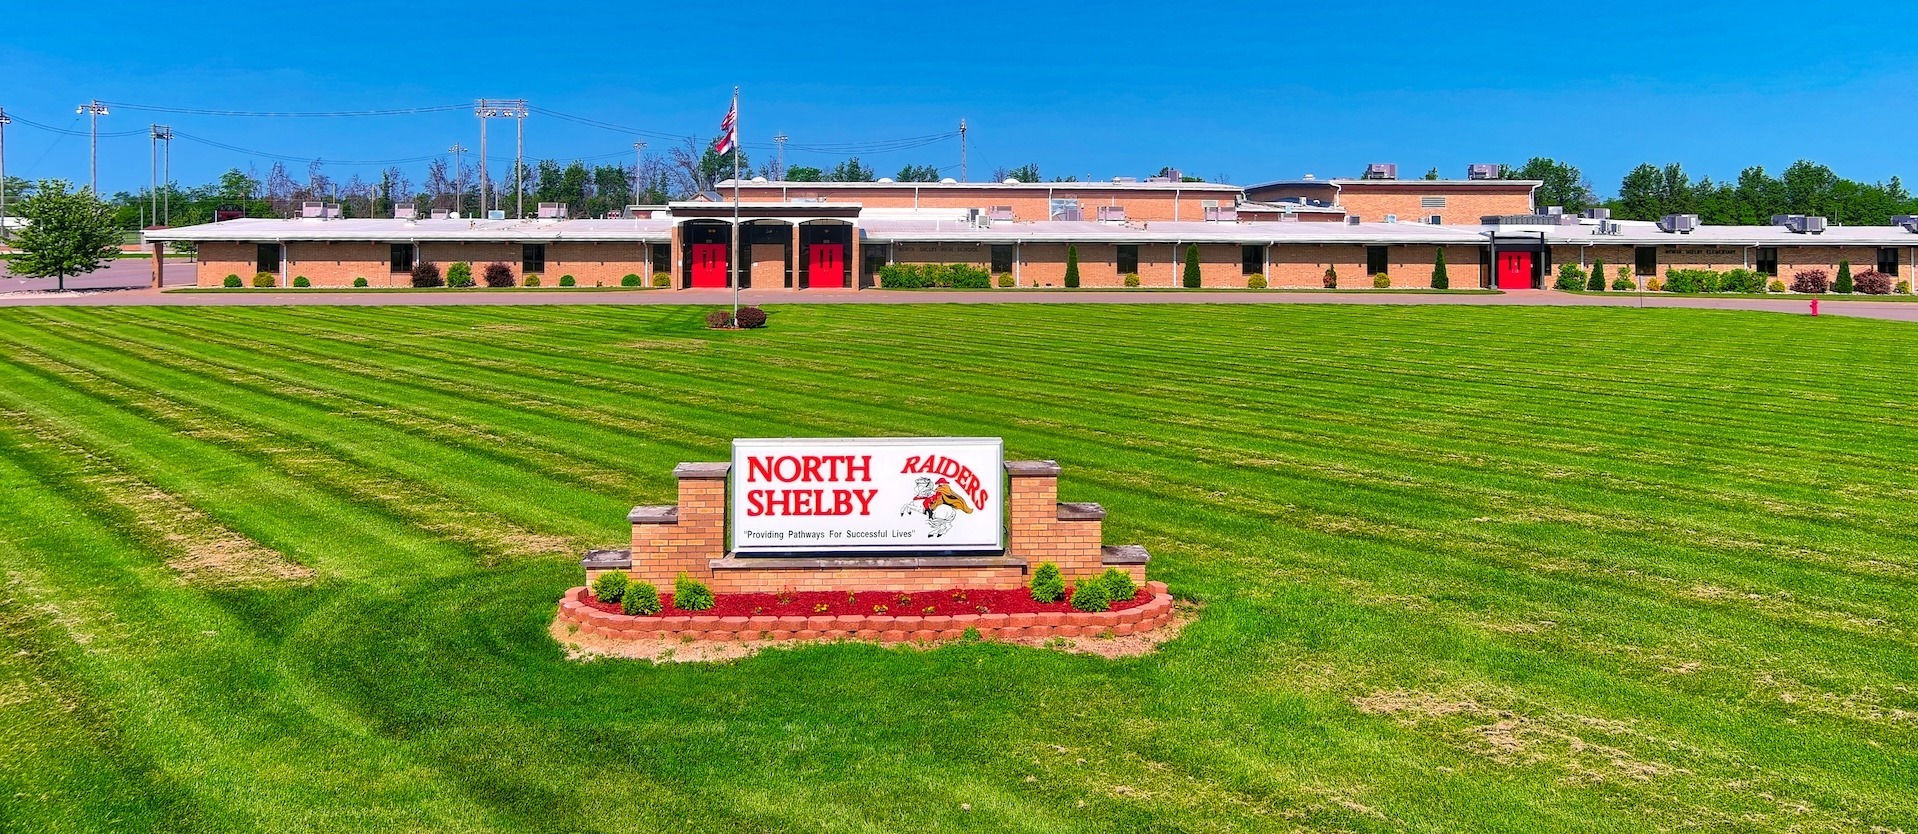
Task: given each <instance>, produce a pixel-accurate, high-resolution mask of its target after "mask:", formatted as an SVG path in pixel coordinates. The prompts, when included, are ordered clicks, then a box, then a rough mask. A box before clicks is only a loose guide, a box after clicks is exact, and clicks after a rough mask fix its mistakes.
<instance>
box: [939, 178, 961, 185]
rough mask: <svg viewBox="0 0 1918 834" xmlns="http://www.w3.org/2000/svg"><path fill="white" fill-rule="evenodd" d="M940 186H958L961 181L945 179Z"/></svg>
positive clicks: (940, 182)
mask: <svg viewBox="0 0 1918 834" xmlns="http://www.w3.org/2000/svg"><path fill="white" fill-rule="evenodd" d="M939 184H940V185H958V184H959V181H958V180H955V179H953V178H951V177H946V178H945V179H942V180H940V181H939Z"/></svg>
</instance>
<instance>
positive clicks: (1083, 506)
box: [1058, 501, 1106, 521]
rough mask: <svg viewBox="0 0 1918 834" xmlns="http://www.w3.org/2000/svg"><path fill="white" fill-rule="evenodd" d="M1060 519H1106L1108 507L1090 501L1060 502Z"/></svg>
mask: <svg viewBox="0 0 1918 834" xmlns="http://www.w3.org/2000/svg"><path fill="white" fill-rule="evenodd" d="M1058 517H1059V520H1060V521H1104V520H1105V517H1106V508H1104V507H1101V506H1099V505H1098V504H1094V503H1092V502H1090V501H1061V502H1059V516H1058Z"/></svg>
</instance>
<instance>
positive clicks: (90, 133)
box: [73, 99, 107, 197]
mask: <svg viewBox="0 0 1918 834" xmlns="http://www.w3.org/2000/svg"><path fill="white" fill-rule="evenodd" d="M73 112H75V113H80V114H83V115H85V116H86V117H87V147H88V151H87V180H88V182H87V190H89V191H91V192H93V196H95V197H98V196H100V117H101V116H105V115H107V106H106V105H104V104H101V103H100V100H99V99H94V100H92V101H89V102H87V103H86V104H82V105H80V106H79V107H76V108H74V109H73Z"/></svg>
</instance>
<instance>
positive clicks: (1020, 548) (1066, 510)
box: [1006, 460, 1105, 584]
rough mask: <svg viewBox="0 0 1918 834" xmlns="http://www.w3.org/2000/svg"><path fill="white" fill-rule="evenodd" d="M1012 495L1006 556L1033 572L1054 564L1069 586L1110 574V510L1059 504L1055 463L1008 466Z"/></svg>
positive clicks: (1021, 462)
mask: <svg viewBox="0 0 1918 834" xmlns="http://www.w3.org/2000/svg"><path fill="white" fill-rule="evenodd" d="M1006 475H1007V480H1008V481H1009V483H1010V484H1011V495H1010V496H1009V497H1008V499H1007V502H1006V504H1007V509H1008V511H1009V512H1008V515H1009V519H1008V522H1007V527H1008V535H1007V538H1006V554H1007V555H1009V556H1013V557H1015V558H1019V559H1024V560H1025V561H1026V565H1027V570H1028V571H1030V570H1032V569H1035V568H1037V567H1038V566H1039V564H1040V563H1041V562H1052V563H1054V564H1057V565H1058V566H1059V571H1060V572H1061V573H1063V574H1065V577H1066V582H1067V583H1068V584H1071V583H1072V582H1073V581H1074V580H1076V579H1080V578H1083V577H1087V576H1092V575H1094V574H1097V573H1099V572H1100V571H1102V570H1104V569H1105V566H1104V561H1103V557H1102V555H1101V553H1100V545H1099V541H1100V536H1101V535H1102V533H1103V530H1102V529H1101V528H1102V527H1103V526H1104V522H1105V510H1104V509H1103V508H1101V507H1100V506H1099V505H1097V504H1061V503H1059V464H1058V463H1057V462H1056V461H1050V460H1013V461H1006Z"/></svg>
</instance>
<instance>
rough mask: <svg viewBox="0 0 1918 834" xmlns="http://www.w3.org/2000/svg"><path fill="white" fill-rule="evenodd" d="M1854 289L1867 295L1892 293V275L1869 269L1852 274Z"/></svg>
mask: <svg viewBox="0 0 1918 834" xmlns="http://www.w3.org/2000/svg"><path fill="white" fill-rule="evenodd" d="M1851 282H1852V289H1854V290H1856V291H1857V292H1860V293H1864V294H1865V295H1890V294H1891V276H1890V275H1886V274H1885V273H1883V272H1879V271H1878V270H1875V269H1869V270H1866V271H1864V272H1860V273H1858V274H1857V275H1854V276H1852V279H1851Z"/></svg>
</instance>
